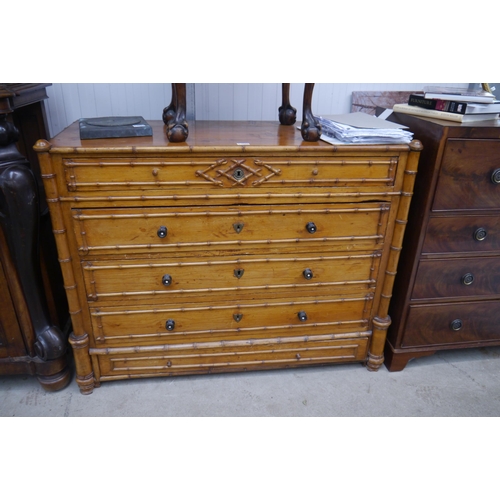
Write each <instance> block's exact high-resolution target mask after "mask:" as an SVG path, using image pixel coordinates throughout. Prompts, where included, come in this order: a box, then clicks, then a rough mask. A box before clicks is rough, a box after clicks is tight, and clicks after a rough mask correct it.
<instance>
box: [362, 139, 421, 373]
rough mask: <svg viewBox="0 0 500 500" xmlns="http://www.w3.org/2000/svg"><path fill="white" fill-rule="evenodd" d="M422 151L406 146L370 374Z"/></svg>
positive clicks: (415, 144)
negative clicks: (406, 157)
mask: <svg viewBox="0 0 500 500" xmlns="http://www.w3.org/2000/svg"><path fill="white" fill-rule="evenodd" d="M422 149H423V146H422V143H421V142H420V141H412V142H411V143H410V152H409V154H408V161H407V164H406V169H405V172H404V177H403V186H402V189H401V199H400V201H399V206H398V211H397V214H396V224H395V226H394V233H393V236H392V242H391V247H390V252H389V259H388V261H387V267H386V271H385V276H384V278H383V279H384V283H383V285H382V291H381V298H380V304H379V308H378V314H377V316H375V317H374V318H373V335H372V340H371V343H370V349H369V353H368V361H367V365H366V366H367V368H368V370H370V371H377V370H378V369H379V368H380V366H381V365H382V363H383V362H384V346H385V340H386V336H387V330H388V328H389V326H390V325H391V318H390V316H389V315H388V312H389V304H390V301H391V297H392V288H393V286H394V280H395V278H396V273H397V267H398V262H399V256H400V255H401V248H402V244H403V237H404V233H405V227H406V224H407V222H408V212H409V210H410V203H411V198H412V196H413V186H414V184H415V176H416V174H417V168H418V159H419V154H420V151H422Z"/></svg>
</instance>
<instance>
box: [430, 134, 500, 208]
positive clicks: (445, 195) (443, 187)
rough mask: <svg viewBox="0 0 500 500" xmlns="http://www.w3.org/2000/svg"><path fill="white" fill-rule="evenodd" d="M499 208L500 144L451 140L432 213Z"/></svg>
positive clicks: (498, 142) (487, 141)
mask: <svg viewBox="0 0 500 500" xmlns="http://www.w3.org/2000/svg"><path fill="white" fill-rule="evenodd" d="M494 208H500V141H497V140H454V139H453V140H452V139H449V140H448V141H447V144H446V149H445V152H444V156H443V162H442V166H441V172H440V174H439V179H438V184H437V189H436V195H435V198H434V204H433V210H461V209H494Z"/></svg>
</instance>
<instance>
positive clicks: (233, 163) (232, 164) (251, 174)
mask: <svg viewBox="0 0 500 500" xmlns="http://www.w3.org/2000/svg"><path fill="white" fill-rule="evenodd" d="M246 161H247V160H246V159H242V160H235V159H231V160H226V159H221V160H217V161H216V162H215V163H214V164H213V165H210V167H208V168H206V169H205V170H197V171H196V175H197V176H198V177H203V178H204V179H206V180H207V181H208V182H212V183H213V184H215V185H217V186H220V187H234V186H246V185H247V181H249V179H252V178H254V179H252V182H251V185H252V186H260V185H261V184H262V183H263V182H265V181H267V180H268V179H269V178H271V177H273V176H274V175H281V170H280V169H279V168H274V167H272V166H270V165H267V164H266V163H264V162H263V161H261V160H253V163H254V165H255V167H252V166H250V165H247V164H246ZM228 163H229V165H228V166H227V167H225V168H221V167H223V166H226V165H227V164H228ZM263 169H266V170H267V171H268V172H269V173H267V172H264V173H267V175H263V173H262V171H263ZM255 178H256V179H255Z"/></svg>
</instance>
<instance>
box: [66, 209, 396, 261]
mask: <svg viewBox="0 0 500 500" xmlns="http://www.w3.org/2000/svg"><path fill="white" fill-rule="evenodd" d="M389 208H390V205H389V204H387V203H366V204H363V203H360V204H342V205H334V206H332V205H310V206H307V207H306V208H297V206H293V205H283V206H280V207H276V206H244V207H243V206H237V207H210V209H203V208H199V207H196V208H186V209H165V208H157V209H155V208H153V209H151V208H148V209H145V208H142V209H141V208H137V209H84V210H74V211H73V214H74V215H73V219H74V228H75V234H76V238H77V243H78V249H79V253H80V254H81V255H93V254H114V255H117V254H119V253H120V252H123V253H127V254H129V253H137V252H143V253H146V252H174V253H176V254H178V253H179V252H180V251H192V252H196V253H198V254H199V253H200V252H203V251H214V252H217V251H222V250H232V251H233V252H236V253H238V254H240V253H245V252H248V251H249V249H250V248H252V249H253V250H252V251H253V252H254V251H255V249H256V248H260V249H265V251H266V252H268V251H269V252H280V251H281V249H283V248H284V247H286V246H288V247H292V248H295V249H296V251H311V250H312V249H313V248H314V247H317V248H320V249H324V248H325V247H328V248H329V249H334V250H342V249H343V250H346V249H347V250H350V251H356V250H365V249H376V248H381V245H382V243H383V239H384V234H385V230H386V226H387V221H388V213H389Z"/></svg>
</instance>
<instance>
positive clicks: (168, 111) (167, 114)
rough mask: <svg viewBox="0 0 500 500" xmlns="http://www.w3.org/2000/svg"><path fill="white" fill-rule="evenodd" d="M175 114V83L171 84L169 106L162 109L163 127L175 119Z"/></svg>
mask: <svg viewBox="0 0 500 500" xmlns="http://www.w3.org/2000/svg"><path fill="white" fill-rule="evenodd" d="M176 113H177V85H176V84H175V83H172V100H171V101H170V104H169V105H168V106H167V107H166V108H164V109H163V116H162V118H163V123H165V125H168V123H169V122H170V121H172V120H173V119H174V118H175V115H176Z"/></svg>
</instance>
